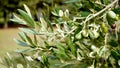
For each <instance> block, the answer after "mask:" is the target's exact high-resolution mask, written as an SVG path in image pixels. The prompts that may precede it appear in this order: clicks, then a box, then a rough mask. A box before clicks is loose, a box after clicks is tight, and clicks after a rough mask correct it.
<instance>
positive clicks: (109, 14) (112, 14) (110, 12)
mask: <svg viewBox="0 0 120 68" xmlns="http://www.w3.org/2000/svg"><path fill="white" fill-rule="evenodd" d="M107 16H108V17H109V18H111V19H115V18H116V14H115V13H114V12H113V11H109V12H108V13H107Z"/></svg>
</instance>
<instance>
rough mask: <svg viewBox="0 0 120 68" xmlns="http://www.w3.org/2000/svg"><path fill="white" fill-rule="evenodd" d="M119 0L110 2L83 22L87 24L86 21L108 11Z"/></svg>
mask: <svg viewBox="0 0 120 68" xmlns="http://www.w3.org/2000/svg"><path fill="white" fill-rule="evenodd" d="M118 1H119V0H114V1H113V2H112V3H110V4H109V5H107V6H106V7H105V8H104V9H102V10H101V11H99V12H97V13H95V14H93V15H92V16H90V17H89V18H88V17H87V18H86V19H85V21H83V23H84V24H85V23H86V22H88V21H89V20H91V19H93V18H94V17H96V16H98V15H100V14H101V13H103V12H104V11H106V10H107V9H109V8H110V7H112V6H113V5H114V4H115V3H117V2H118ZM76 29H77V27H75V28H74V29H72V30H71V31H69V32H68V33H67V34H66V35H65V36H64V37H63V38H61V39H60V41H61V40H63V39H64V38H65V37H67V36H68V35H69V34H70V33H72V32H73V31H74V30H76Z"/></svg>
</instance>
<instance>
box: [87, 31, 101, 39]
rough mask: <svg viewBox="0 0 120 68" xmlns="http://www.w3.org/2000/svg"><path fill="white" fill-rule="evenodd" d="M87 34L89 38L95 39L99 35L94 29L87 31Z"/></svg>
mask: <svg viewBox="0 0 120 68" xmlns="http://www.w3.org/2000/svg"><path fill="white" fill-rule="evenodd" d="M89 36H90V38H91V39H96V38H98V37H99V33H98V32H97V31H95V30H93V31H89Z"/></svg>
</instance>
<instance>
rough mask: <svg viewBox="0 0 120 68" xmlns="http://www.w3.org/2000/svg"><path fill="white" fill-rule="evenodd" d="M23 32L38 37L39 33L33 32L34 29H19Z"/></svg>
mask: <svg viewBox="0 0 120 68" xmlns="http://www.w3.org/2000/svg"><path fill="white" fill-rule="evenodd" d="M19 29H20V30H21V31H23V32H25V33H28V34H34V35H37V34H38V33H37V32H36V31H35V30H33V29H30V28H19Z"/></svg>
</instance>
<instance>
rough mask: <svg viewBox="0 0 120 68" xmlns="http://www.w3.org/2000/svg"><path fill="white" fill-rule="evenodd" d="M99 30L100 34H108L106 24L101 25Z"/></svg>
mask: <svg viewBox="0 0 120 68" xmlns="http://www.w3.org/2000/svg"><path fill="white" fill-rule="evenodd" d="M101 29H102V32H104V33H107V32H108V27H107V26H106V24H105V23H104V22H103V23H102V24H101Z"/></svg>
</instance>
